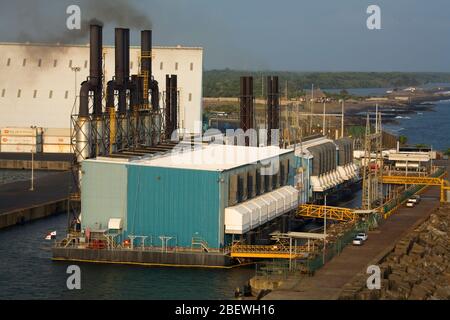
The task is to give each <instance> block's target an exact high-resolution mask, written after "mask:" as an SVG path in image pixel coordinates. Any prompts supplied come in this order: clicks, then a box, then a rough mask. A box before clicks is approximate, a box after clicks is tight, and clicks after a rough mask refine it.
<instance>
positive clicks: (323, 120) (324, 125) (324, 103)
mask: <svg viewBox="0 0 450 320" xmlns="http://www.w3.org/2000/svg"><path fill="white" fill-rule="evenodd" d="M326 115H327V110H326V102H325V101H324V102H323V119H322V133H323V135H324V136H326V135H327V134H326V130H325V127H326V121H327V119H326Z"/></svg>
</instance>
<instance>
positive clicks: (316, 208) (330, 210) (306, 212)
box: [297, 204, 357, 221]
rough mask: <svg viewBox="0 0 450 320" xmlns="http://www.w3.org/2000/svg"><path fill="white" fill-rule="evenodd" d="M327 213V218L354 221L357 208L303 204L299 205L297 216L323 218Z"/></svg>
mask: <svg viewBox="0 0 450 320" xmlns="http://www.w3.org/2000/svg"><path fill="white" fill-rule="evenodd" d="M325 214H326V215H327V216H326V218H327V219H331V220H337V221H354V220H356V218H357V213H356V210H353V209H349V208H339V207H330V206H321V205H316V204H302V205H300V206H299V207H298V210H297V216H300V217H308V218H321V219H323V218H324V217H325Z"/></svg>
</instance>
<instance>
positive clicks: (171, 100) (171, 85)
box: [165, 74, 178, 140]
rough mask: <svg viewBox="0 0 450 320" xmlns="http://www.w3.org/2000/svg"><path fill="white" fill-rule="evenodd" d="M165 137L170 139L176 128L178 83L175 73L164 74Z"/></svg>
mask: <svg viewBox="0 0 450 320" xmlns="http://www.w3.org/2000/svg"><path fill="white" fill-rule="evenodd" d="M165 123H166V139H167V140H170V139H171V137H172V134H173V132H174V131H175V130H177V129H178V84H177V76H176V75H174V74H173V75H171V76H169V75H166V109H165Z"/></svg>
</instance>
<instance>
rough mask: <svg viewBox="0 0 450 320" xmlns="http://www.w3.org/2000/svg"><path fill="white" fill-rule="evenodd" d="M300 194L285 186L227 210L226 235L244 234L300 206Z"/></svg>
mask: <svg viewBox="0 0 450 320" xmlns="http://www.w3.org/2000/svg"><path fill="white" fill-rule="evenodd" d="M298 195H299V192H298V190H297V189H295V188H294V187H292V186H285V187H282V188H278V189H277V190H274V191H271V192H269V193H266V194H263V195H261V196H259V197H256V198H253V199H250V200H248V201H245V202H242V203H240V204H237V205H235V206H233V207H228V208H225V233H228V234H243V233H246V232H247V231H250V230H252V229H254V228H256V227H258V226H260V225H263V224H264V223H266V222H267V221H270V220H272V219H274V218H276V217H278V216H280V215H282V214H283V213H285V212H287V211H289V210H293V209H295V208H296V207H297V205H298Z"/></svg>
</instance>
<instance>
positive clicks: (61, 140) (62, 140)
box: [43, 136, 70, 145]
mask: <svg viewBox="0 0 450 320" xmlns="http://www.w3.org/2000/svg"><path fill="white" fill-rule="evenodd" d="M43 142H44V144H58V145H70V137H54V136H44V137H43Z"/></svg>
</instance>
